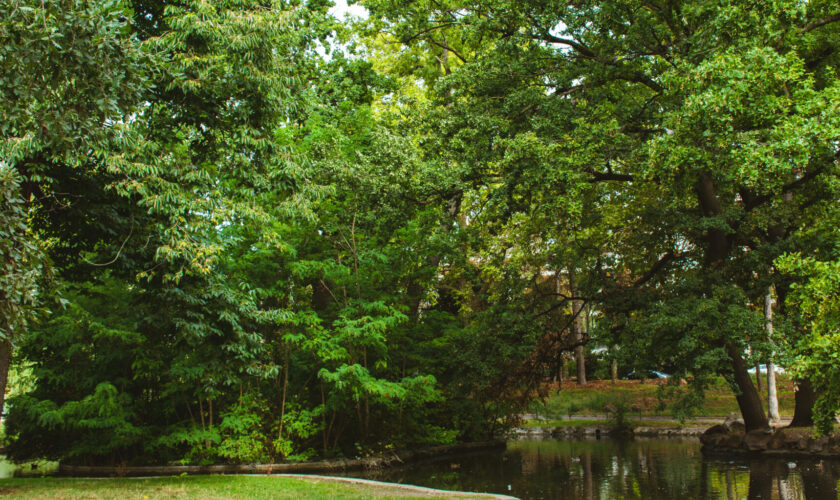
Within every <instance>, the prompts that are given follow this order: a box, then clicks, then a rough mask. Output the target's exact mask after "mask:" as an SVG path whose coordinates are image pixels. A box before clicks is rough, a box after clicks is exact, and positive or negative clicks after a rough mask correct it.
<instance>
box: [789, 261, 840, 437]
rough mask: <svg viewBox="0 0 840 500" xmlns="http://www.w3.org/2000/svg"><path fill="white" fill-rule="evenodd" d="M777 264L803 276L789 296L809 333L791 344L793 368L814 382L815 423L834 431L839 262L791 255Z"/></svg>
mask: <svg viewBox="0 0 840 500" xmlns="http://www.w3.org/2000/svg"><path fill="white" fill-rule="evenodd" d="M778 264H779V266H780V268H781V269H783V270H784V271H787V272H789V273H793V274H797V275H799V276H802V277H805V278H806V281H805V282H804V283H803V284H802V285H800V286H797V287H796V288H795V289H794V294H793V295H792V297H790V299H789V301H790V302H791V305H794V306H795V307H796V308H797V310H798V311H799V312H800V313H801V314H802V316H803V319H804V321H806V322H807V324H808V326H809V332H808V334H807V335H805V336H803V337H802V338H801V339H800V340H799V342H798V343H797V344H796V345H795V346H794V351H793V352H794V356H795V357H794V369H795V370H796V373H797V374H798V375H799V376H801V377H804V378H808V379H810V380H811V381H812V382H813V384H814V388H815V390H816V393H817V402H816V404H815V406H814V422H815V424H816V426H817V429H818V430H819V431H820V432H821V433H824V434H827V433H830V432H832V431H833V430H834V426H835V424H836V416H837V414H838V412H840V368H838V366H840V262H838V261H818V260H816V259H814V258H813V257H803V256H802V255H798V254H792V255H787V256H784V257H783V258H780V259H779V262H778Z"/></svg>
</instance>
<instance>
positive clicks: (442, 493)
mask: <svg viewBox="0 0 840 500" xmlns="http://www.w3.org/2000/svg"><path fill="white" fill-rule="evenodd" d="M277 475H278V476H281V477H292V478H296V479H303V480H306V481H314V482H317V481H327V482H332V483H350V484H362V485H367V486H373V487H377V488H383V489H385V488H390V489H395V490H402V491H405V492H406V493H420V494H422V495H424V496H426V497H432V498H477V499H481V498H484V499H498V500H518V498H517V497H512V496H508V495H499V494H496V493H475V492H471V491H451V490H438V489H434V488H426V487H424V486H414V485H409V484H400V483H385V482H382V481H371V480H370V479H357V478H354V477H336V476H315V475H310V474H277ZM387 493H390V492H387ZM406 496H408V495H406Z"/></svg>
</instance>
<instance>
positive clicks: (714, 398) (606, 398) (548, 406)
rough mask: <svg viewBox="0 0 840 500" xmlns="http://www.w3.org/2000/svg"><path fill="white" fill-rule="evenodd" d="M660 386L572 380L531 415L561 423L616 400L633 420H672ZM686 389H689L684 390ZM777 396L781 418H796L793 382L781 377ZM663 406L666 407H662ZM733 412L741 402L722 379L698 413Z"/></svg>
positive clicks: (595, 411)
mask: <svg viewBox="0 0 840 500" xmlns="http://www.w3.org/2000/svg"><path fill="white" fill-rule="evenodd" d="M659 386H660V383H658V382H657V381H651V380H648V381H646V382H644V383H642V382H641V381H638V380H618V381H616V382H615V383H614V384H613V383H611V382H610V381H601V380H596V381H590V382H589V383H588V384H587V385H585V386H583V387H581V386H578V385H577V384H575V383H574V382H573V381H570V382H564V383H563V387H562V390H559V391H558V390H557V387H554V388H553V389H552V390H551V391H550V396H549V397H548V398H546V400H545V403H544V404H543V403H540V402H537V403H535V404H534V406H533V407H532V413H537V414H539V415H540V416H541V417H544V418H547V419H549V420H561V419H562V418H563V417H565V416H567V415H569V414H574V415H584V416H586V415H604V410H603V408H604V405H606V404H609V403H610V401H614V400H615V399H617V398H623V399H625V400H626V401H627V402H628V403H629V404H630V405H631V406H632V407H633V410H632V411H630V412H629V414H628V416H629V418H630V419H632V418H633V417H636V416H661V417H665V418H667V417H670V416H671V414H672V413H671V411H670V408H669V403H670V401H669V400H668V399H664V400H660V398H659V397H658V394H659V392H660V391H659ZM684 390H687V388H686V389H684ZM777 394H778V397H779V412H780V413H781V416H782V417H790V416H792V415H793V407H794V396H793V382H792V381H791V380H790V379H789V378H787V377H785V376H783V375H782V376H778V380H777ZM761 395H762V399H763V400H764V403H765V409H766V405H767V401H766V393H765V392H764V391H762V394H761ZM663 403H664V404H663ZM730 413H740V412H739V410H738V403H737V402H736V401H735V396H734V395H733V393H732V390H731V389H730V388H729V387H728V386H727V385H726V384H725V383H724V382H723V381H722V380H721V381H719V382H718V383H716V384H714V385H713V387H711V388H709V390H708V391H707V393H706V398H705V401H704V403H703V405H702V407H701V408H700V409H699V410H698V411H697V412H696V413H695V415H696V416H698V417H726V416H727V415H729V414H730Z"/></svg>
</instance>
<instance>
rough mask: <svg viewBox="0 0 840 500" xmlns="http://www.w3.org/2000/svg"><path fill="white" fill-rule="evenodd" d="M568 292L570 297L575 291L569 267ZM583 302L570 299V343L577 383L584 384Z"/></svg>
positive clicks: (572, 273) (571, 271)
mask: <svg viewBox="0 0 840 500" xmlns="http://www.w3.org/2000/svg"><path fill="white" fill-rule="evenodd" d="M569 293H570V294H571V295H572V297H574V296H575V294H576V293H577V288H576V287H575V272H574V270H572V269H569ZM582 314H583V304H582V303H581V301H579V300H575V299H574V298H573V299H572V325H571V326H572V344H574V346H575V363H576V364H577V384H578V385H586V358H585V357H584V353H583V344H582V343H583V327H582V324H583V321H582V318H581V315H582Z"/></svg>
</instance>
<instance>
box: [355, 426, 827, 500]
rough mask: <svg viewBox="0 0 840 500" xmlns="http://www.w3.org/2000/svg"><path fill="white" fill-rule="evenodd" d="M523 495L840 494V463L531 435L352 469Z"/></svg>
mask: <svg viewBox="0 0 840 500" xmlns="http://www.w3.org/2000/svg"><path fill="white" fill-rule="evenodd" d="M350 475H354V476H359V477H368V478H371V479H377V480H381V481H393V482H401V483H408V484H417V485H422V486H429V487H432V488H441V489H452V490H462V491H463V490H466V491H484V492H495V493H504V494H508V495H513V496H517V497H520V498H523V499H539V498H542V499H562V500H565V499H575V500H579V499H585V500H601V499H627V500H630V499H639V500H641V499H652V500H660V499H661V500H665V499H668V500H670V499H680V500H724V499H725V500H730V499H734V500H758V499H761V500H802V499H807V500H838V498H840V497H838V489H837V483H838V479H840V462H838V461H808V460H795V461H794V460H787V459H768V458H764V459H761V460H749V461H747V460H736V459H733V460H721V459H705V458H704V457H703V456H702V455H701V453H700V444H699V443H698V442H697V440H693V439H692V440H680V439H644V440H642V439H639V440H634V441H625V442H622V441H613V440H608V439H605V440H582V441H556V440H539V441H536V440H525V441H511V442H510V443H508V450H507V451H506V452H488V453H482V454H475V455H469V456H461V457H455V458H453V457H449V458H446V459H445V460H442V461H439V462H434V463H426V464H419V465H415V466H411V467H403V468H398V469H387V470H381V471H372V472H365V473H356V474H350Z"/></svg>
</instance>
